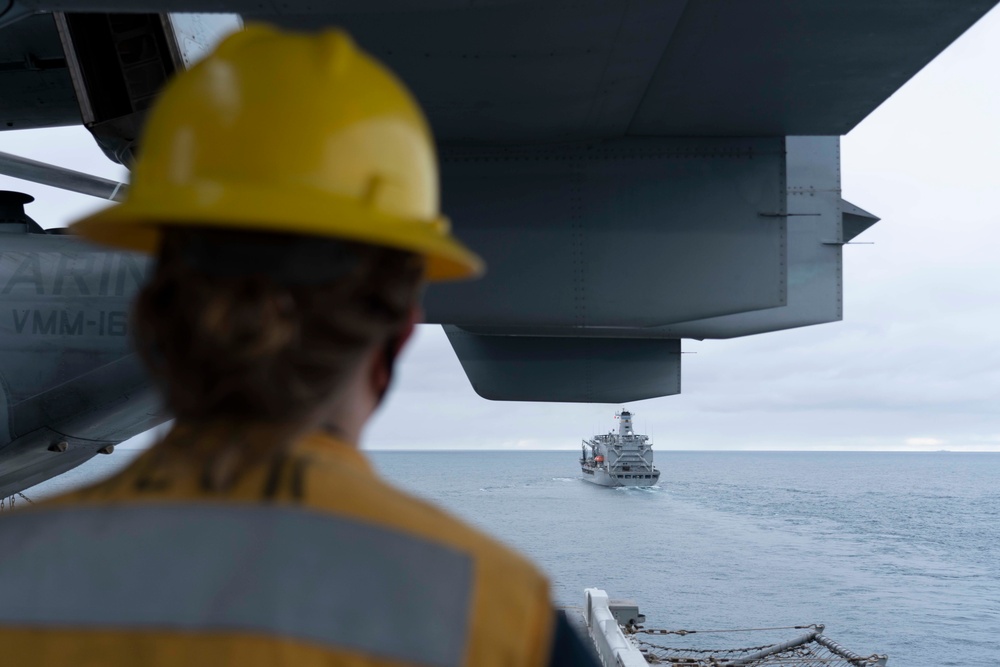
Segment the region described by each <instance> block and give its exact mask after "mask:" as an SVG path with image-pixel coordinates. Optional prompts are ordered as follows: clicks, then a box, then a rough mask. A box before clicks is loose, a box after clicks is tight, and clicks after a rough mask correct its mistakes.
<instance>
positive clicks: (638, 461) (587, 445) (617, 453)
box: [580, 410, 660, 486]
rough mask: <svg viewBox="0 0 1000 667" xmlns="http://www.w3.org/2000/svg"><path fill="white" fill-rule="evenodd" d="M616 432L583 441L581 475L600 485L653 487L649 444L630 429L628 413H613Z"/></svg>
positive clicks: (645, 437)
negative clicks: (616, 422) (616, 426)
mask: <svg viewBox="0 0 1000 667" xmlns="http://www.w3.org/2000/svg"><path fill="white" fill-rule="evenodd" d="M615 418H616V419H617V420H618V432H617V433H615V432H614V431H609V432H608V433H607V434H600V435H595V436H594V437H593V438H591V439H590V440H584V441H583V448H582V451H581V454H580V469H581V471H582V472H583V478H584V479H586V480H588V481H591V482H594V483H595V484H600V485H602V486H653V485H654V484H656V483H657V482H659V480H660V471H659V470H657V469H656V468H654V467H653V443H651V442H649V436H648V435H638V434H636V433H635V431H634V430H633V429H632V413H631V412H629V411H628V410H622V411H621V412H617V413H615Z"/></svg>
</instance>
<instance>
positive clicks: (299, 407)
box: [133, 229, 423, 429]
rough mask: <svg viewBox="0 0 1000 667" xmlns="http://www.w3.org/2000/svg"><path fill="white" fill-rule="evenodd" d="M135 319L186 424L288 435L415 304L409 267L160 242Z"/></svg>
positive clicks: (242, 235)
mask: <svg viewBox="0 0 1000 667" xmlns="http://www.w3.org/2000/svg"><path fill="white" fill-rule="evenodd" d="M164 237H165V238H164V243H163V245H162V250H161V253H160V256H159V260H158V263H157V266H156V269H155V272H154V274H153V276H152V279H151V280H150V281H149V283H148V284H147V285H146V286H145V288H144V289H143V290H142V291H141V292H140V294H139V296H138V298H137V300H136V303H135V309H134V313H133V319H134V327H133V330H134V332H135V337H136V343H137V348H138V351H139V353H140V354H141V356H142V357H143V359H144V360H145V362H146V364H147V365H148V367H149V368H150V370H151V371H152V373H153V376H154V377H155V378H156V380H157V381H158V382H159V384H160V385H161V387H162V390H163V393H164V397H165V400H166V403H167V407H168V408H169V409H170V410H171V411H172V412H173V413H174V415H175V416H176V417H177V419H178V422H181V423H200V422H218V421H224V422H233V423H247V422H252V423H256V424H267V425H270V426H272V427H273V426H275V425H278V426H280V425H287V426H288V427H289V428H290V429H294V426H295V425H296V424H297V423H298V422H301V421H302V420H303V419H305V418H307V417H308V416H309V415H310V414H311V413H313V412H314V411H315V410H316V409H317V408H318V407H319V406H320V405H321V404H322V403H323V402H324V401H325V400H326V399H328V398H329V397H330V396H332V395H333V394H334V393H335V392H337V391H338V390H339V388H340V387H341V385H342V384H343V382H344V381H345V379H346V378H347V376H348V375H349V374H350V373H351V372H352V371H353V370H354V369H355V368H356V366H357V364H358V363H359V362H360V359H361V355H362V353H363V352H364V351H365V350H367V349H369V348H370V347H371V346H373V345H379V344H389V343H391V341H393V339H394V338H395V337H398V336H399V335H400V333H401V331H402V329H403V327H405V326H406V324H407V322H408V317H409V313H410V309H411V308H412V306H413V304H414V303H415V302H416V301H417V299H418V296H419V295H418V291H419V288H420V284H421V276H422V273H423V263H422V261H421V260H420V258H418V257H417V256H416V255H413V254H410V253H406V252H402V251H398V250H392V249H388V248H383V247H377V246H371V245H365V244H360V243H352V242H345V241H334V240H323V239H312V238H305V237H297V236H294V235H290V234H271V233H256V232H252V233H251V232H239V233H237V232H227V231H220V230H211V229H208V230H206V229H199V230H183V229H173V230H167V231H166V232H165V234H164Z"/></svg>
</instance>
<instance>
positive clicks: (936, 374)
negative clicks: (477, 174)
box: [0, 10, 1000, 451]
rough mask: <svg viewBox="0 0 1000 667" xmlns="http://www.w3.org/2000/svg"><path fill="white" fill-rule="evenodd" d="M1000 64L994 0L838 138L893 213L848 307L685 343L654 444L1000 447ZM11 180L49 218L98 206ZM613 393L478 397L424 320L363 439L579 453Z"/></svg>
mask: <svg viewBox="0 0 1000 667" xmlns="http://www.w3.org/2000/svg"><path fill="white" fill-rule="evenodd" d="M998 65H1000V12H998V11H996V10H994V11H993V12H992V13H991V14H989V15H988V16H986V17H985V18H984V19H983V20H982V21H980V23H979V24H977V25H976V26H974V27H973V28H972V29H971V30H970V31H969V32H968V33H966V35H964V36H963V37H962V38H961V39H959V40H958V41H957V42H956V43H955V44H953V45H952V46H951V47H950V48H949V49H948V50H947V51H946V52H944V53H943V54H941V55H940V56H939V57H938V58H937V59H936V60H935V61H934V62H933V63H931V64H930V65H929V66H928V67H927V68H926V69H924V70H923V71H922V72H921V73H919V74H918V75H917V76H916V77H915V78H914V79H913V80H911V81H910V82H909V83H908V84H907V85H906V86H904V87H903V88H902V89H900V90H899V91H898V92H897V93H896V94H895V95H894V96H893V97H892V98H890V99H889V100H888V101H887V102H886V103H885V104H883V105H882V106H881V107H880V108H879V109H877V110H876V111H875V112H874V113H872V115H871V116H869V117H868V118H867V119H866V120H865V121H864V122H862V123H861V124H860V125H859V126H858V127H857V128H856V129H855V130H854V131H853V132H851V133H850V134H849V135H848V136H847V137H845V138H844V140H843V145H842V149H843V150H842V155H843V196H844V198H845V199H847V200H848V201H850V202H852V203H855V204H857V205H858V206H861V207H862V208H864V209H866V210H869V211H871V212H872V213H874V214H876V215H878V216H880V217H881V218H882V220H881V222H879V223H878V224H877V225H876V226H875V227H874V228H872V229H871V230H869V231H867V232H865V233H864V234H863V235H862V236H861V237H859V238H858V239H857V240H858V241H866V242H873V243H874V245H854V246H847V247H845V249H844V276H845V284H844V300H845V308H844V321H843V322H840V323H835V324H826V325H821V326H816V327H808V328H805V329H797V330H791V331H785V332H779V333H771V334H764V335H761V336H751V337H748V338H743V339H737V340H728V341H704V342H698V341H687V340H686V341H684V343H683V349H684V351H686V352H696V353H697V354H687V355H685V356H684V358H683V359H684V367H683V389H684V393H683V394H681V395H680V396H672V397H668V398H661V399H653V400H648V401H640V402H636V403H633V404H630V405H629V406H628V407H629V408H630V409H631V410H633V411H634V412H635V413H636V415H637V417H636V423H637V426H638V430H640V431H641V432H649V433H651V434H652V435H653V436H654V442H655V444H656V446H657V448H658V449H802V450H816V449H860V450H917V451H925V450H929V451H934V450H940V449H948V450H954V451H1000V409H998V408H1000V346H998V341H1000V332H998V331H997V328H998V326H1000V261H998V251H1000V248H998V245H1000V243H998V242H1000V211H998V202H997V194H998V193H1000V123H998V121H1000V77H998V76H997V75H996V68H997V67H998ZM0 151H6V152H11V153H17V154H20V155H25V156H28V157H32V158H34V159H38V160H43V161H48V162H54V163H57V164H61V165H64V166H68V167H71V168H74V169H78V170H81V171H87V172H90V173H95V174H99V175H102V176H106V177H108V178H119V179H121V178H125V173H124V171H123V170H122V169H121V168H120V167H118V166H116V165H114V164H112V163H111V162H110V161H108V160H107V159H105V158H104V157H103V155H102V154H101V153H100V152H99V151H98V149H97V148H96V147H95V145H94V144H93V141H92V140H91V139H90V136H89V135H88V134H87V133H86V132H85V131H84V130H82V129H81V128H59V129H53V130H38V131H27V132H0ZM0 189H14V190H20V191H23V192H28V193H30V194H33V195H34V196H35V197H36V199H37V201H36V202H35V203H34V204H31V205H30V206H29V208H28V211H29V213H30V214H31V215H32V217H34V218H35V219H36V220H38V221H39V222H40V223H41V224H42V225H43V226H45V227H51V226H62V225H65V224H67V223H68V222H69V221H71V220H73V219H74V218H76V217H78V216H80V215H83V214H84V213H87V212H88V211H91V210H94V209H96V208H99V207H101V206H102V205H103V204H102V203H101V202H100V201H98V200H94V199H91V198H89V197H85V196H82V195H74V194H72V193H66V192H61V191H58V190H53V189H51V188H47V187H44V186H38V185H34V184H29V183H24V182H22V181H15V180H13V179H7V178H4V177H0ZM456 224H458V225H460V224H461V221H456ZM617 407H619V406H614V405H582V404H545V403H499V402H491V401H486V400H485V399H481V398H479V397H478V396H477V395H476V394H475V392H473V390H472V388H471V386H470V385H469V382H468V380H467V379H466V377H465V374H464V373H463V371H462V368H461V366H460V364H459V362H458V360H457V359H456V357H455V355H454V353H453V352H452V350H451V347H450V345H449V344H448V341H447V338H446V337H445V336H444V334H443V332H442V331H441V329H440V328H439V327H436V326H433V327H432V326H423V327H421V328H420V331H419V333H418V335H417V336H416V340H415V342H414V343H413V344H412V345H411V346H410V348H409V350H408V351H407V352H406V353H405V354H404V356H403V358H402V363H401V366H400V368H399V370H398V374H397V381H396V384H395V387H394V390H393V391H392V393H391V394H390V397H389V402H388V405H387V406H386V407H385V408H384V409H383V410H382V412H381V413H380V414H379V416H378V417H377V418H376V420H375V422H374V423H373V425H372V426H371V428H370V429H369V431H368V433H367V434H366V437H365V442H364V444H365V446H366V447H369V448H380V449H383V448H384V449H409V448H435V449H436V448H458V449H480V448H481V449H508V448H510V449H563V448H566V449H575V448H576V447H578V446H579V442H580V439H581V438H582V437H584V436H587V435H590V434H591V433H592V432H593V431H594V430H595V429H601V430H604V429H608V428H611V427H612V426H613V416H614V412H615V409H616V408H617ZM146 440H148V438H139V439H138V441H137V442H144V441H146Z"/></svg>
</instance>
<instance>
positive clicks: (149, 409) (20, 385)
mask: <svg viewBox="0 0 1000 667" xmlns="http://www.w3.org/2000/svg"><path fill="white" fill-rule="evenodd" d="M148 266H149V260H148V258H146V257H142V256H139V255H133V254H130V253H124V252H109V251H106V250H101V249H99V248H96V247H94V246H91V245H88V244H86V243H85V242H84V241H82V240H81V239H79V238H76V237H73V236H70V235H65V234H51V233H45V232H44V231H43V230H41V228H40V227H37V225H36V224H35V223H33V222H32V221H30V219H24V221H18V220H13V221H12V220H11V218H10V216H2V217H0V497H6V496H8V495H11V494H13V493H16V492H18V491H21V490H23V489H25V488H27V487H29V486H32V485H33V484H36V483H38V482H41V481H43V480H45V479H48V478H49V477H52V476H54V475H57V474H60V473H62V472H65V471H66V470H69V469H70V468H73V467H75V466H77V465H79V464H81V463H83V462H84V461H86V460H88V459H90V458H91V457H93V456H94V455H96V454H97V453H99V452H102V451H104V452H110V451H111V450H113V448H114V445H116V444H118V443H119V442H122V441H123V440H126V439H128V438H130V437H132V436H134V435H136V434H138V433H141V432H143V431H145V430H148V429H150V428H152V427H153V426H155V425H157V424H159V423H161V422H163V421H164V420H165V419H166V418H167V415H166V413H165V412H163V411H162V410H161V409H159V406H158V401H157V399H156V397H155V395H154V392H153V391H152V389H151V387H150V385H149V381H148V379H147V376H146V373H145V371H144V370H143V368H142V365H141V364H140V363H139V360H138V359H137V356H136V354H135V353H134V351H133V350H132V346H131V344H130V337H129V312H128V310H129V303H130V301H131V299H132V297H133V296H134V295H135V293H136V291H137V290H138V288H139V286H140V285H141V284H142V282H143V280H144V279H145V276H146V272H147V269H148Z"/></svg>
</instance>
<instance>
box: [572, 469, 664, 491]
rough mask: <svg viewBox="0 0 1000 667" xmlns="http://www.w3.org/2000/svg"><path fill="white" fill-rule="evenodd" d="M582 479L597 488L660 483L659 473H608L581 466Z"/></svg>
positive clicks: (657, 471)
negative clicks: (595, 485)
mask: <svg viewBox="0 0 1000 667" xmlns="http://www.w3.org/2000/svg"><path fill="white" fill-rule="evenodd" d="M580 470H581V472H582V473H583V478H584V479H585V480H586V481H588V482H593V483H594V484H597V485H598V486H610V487H616V486H655V485H656V484H657V483H658V482H659V481H660V471H659V470H654V471H653V472H652V474H650V473H642V474H639V473H631V472H608V471H607V470H605V469H604V468H591V467H590V466H581V467H580Z"/></svg>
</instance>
